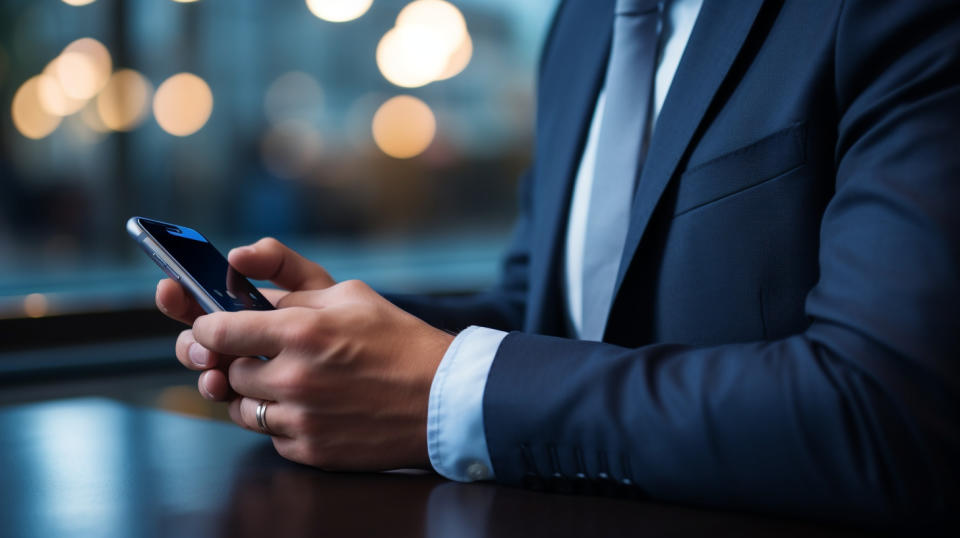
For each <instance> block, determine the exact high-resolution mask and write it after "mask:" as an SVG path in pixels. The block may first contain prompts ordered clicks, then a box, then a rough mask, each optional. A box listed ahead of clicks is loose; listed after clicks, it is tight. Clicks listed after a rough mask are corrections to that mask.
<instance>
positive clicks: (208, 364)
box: [174, 329, 233, 370]
mask: <svg viewBox="0 0 960 538" xmlns="http://www.w3.org/2000/svg"><path fill="white" fill-rule="evenodd" d="M174 349H175V350H176V355H177V360H179V361H180V363H181V364H183V365H184V366H186V367H187V368H189V369H191V370H208V369H210V368H215V367H217V366H223V367H226V366H227V365H228V364H229V361H230V359H232V358H233V357H229V356H226V355H222V354H220V353H216V352H213V351H210V350H209V349H207V348H205V347H203V346H202V345H200V344H198V343H197V341H196V340H195V339H194V338H193V331H192V330H191V329H186V330H184V331H181V332H180V335H179V336H178V337H177V343H176V346H174Z"/></svg>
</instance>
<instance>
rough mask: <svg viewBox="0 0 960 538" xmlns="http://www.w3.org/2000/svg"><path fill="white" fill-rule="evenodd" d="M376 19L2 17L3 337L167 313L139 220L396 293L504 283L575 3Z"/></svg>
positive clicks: (69, 10) (200, 13) (196, 7)
mask: <svg viewBox="0 0 960 538" xmlns="http://www.w3.org/2000/svg"><path fill="white" fill-rule="evenodd" d="M368 3H369V0H336V1H335V0H310V1H305V0H273V1H267V0H199V1H195V2H175V1H173V0H137V1H133V0H127V1H124V0H95V1H92V2H90V1H89V0H64V1H61V0H5V1H3V2H0V99H2V101H3V106H2V108H0V110H2V113H0V114H2V116H0V318H7V319H11V318H23V317H25V316H52V315H59V314H67V313H76V312H86V311H104V310H115V309H123V308H130V307H132V306H137V305H144V304H149V303H150V301H151V300H152V293H153V284H154V282H155V280H156V279H157V278H159V277H160V276H161V273H160V271H159V270H158V269H157V268H155V267H154V266H153V265H152V264H151V263H150V262H149V260H147V259H146V258H145V257H143V256H142V254H140V253H139V251H137V250H136V248H135V246H134V245H133V242H132V241H130V240H129V239H128V238H127V237H126V236H125V232H124V228H123V224H124V221H125V220H126V218H127V217H128V216H130V215H133V214H138V215H144V216H151V217H155V218H159V219H162V220H167V221H172V222H178V223H182V224H185V225H189V226H191V227H195V228H197V229H199V230H202V231H203V232H204V233H205V234H206V235H208V236H209V237H211V238H212V239H213V240H214V242H215V243H216V244H217V245H218V246H219V247H220V248H221V249H222V250H226V249H228V248H230V247H231V246H234V245H236V244H239V243H242V242H246V241H251V240H254V239H256V238H258V237H261V236H264V235H273V236H276V237H278V238H280V239H281V240H284V241H286V242H288V243H290V244H292V245H293V246H295V247H297V248H299V249H302V250H303V251H304V252H305V253H306V254H308V255H309V256H311V257H313V258H314V259H316V260H317V261H319V262H321V263H323V264H325V265H326V266H328V268H329V269H330V270H331V272H332V273H333V275H334V276H335V277H338V278H362V279H366V280H368V281H370V282H371V283H372V284H374V285H375V286H378V287H381V288H392V289H402V290H417V291H429V292H450V291H466V290H470V289H475V288H477V287H482V286H484V285H487V284H489V282H490V281H491V280H492V279H493V278H494V277H495V270H496V264H497V260H498V257H499V254H500V249H501V248H502V246H503V244H504V241H505V239H506V236H507V234H508V232H509V228H510V225H511V222H512V219H513V216H514V211H515V192H514V191H515V186H516V181H517V178H518V176H519V174H520V172H521V171H522V170H523V168H524V167H525V166H526V165H527V163H528V162H529V160H530V155H529V153H530V142H531V138H532V119H533V118H532V115H533V103H532V91H533V84H534V71H535V65H536V60H537V55H538V52H539V49H540V41H541V39H542V37H543V33H544V31H545V28H546V24H547V22H548V20H549V17H550V15H551V13H552V11H553V8H554V2H553V1H551V0H542V1H538V0H531V1H516V0H456V1H453V2H452V3H446V2H441V1H439V0H420V1H418V2H410V1H408V0H374V1H373V2H372V5H370V6H369V8H368V9H366V10H365V11H364V10H363V8H364V6H365V5H366V4H368ZM70 4H83V5H70ZM411 4H413V5H411ZM451 6H455V9H454V8H451ZM405 8H406V9H405ZM338 9H339V11H337V10H338ZM401 10H404V13H405V15H403V16H400V17H399V18H398V15H400V13H401ZM358 13H359V16H357V17H356V18H354V19H352V20H349V21H344V22H333V20H336V19H338V18H345V17H350V16H356V15H357V14H358ZM321 16H322V17H325V18H326V19H330V20H325V19H324V18H321ZM458 17H461V18H458ZM78 40H79V41H78ZM104 58H107V60H106V62H105V61H104ZM398 96H400V97H399V98H397V97H398ZM0 330H2V325H0ZM0 345H2V344H0Z"/></svg>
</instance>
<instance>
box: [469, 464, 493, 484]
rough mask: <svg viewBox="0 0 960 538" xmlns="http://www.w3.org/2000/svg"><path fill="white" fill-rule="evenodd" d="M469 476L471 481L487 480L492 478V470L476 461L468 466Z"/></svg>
mask: <svg viewBox="0 0 960 538" xmlns="http://www.w3.org/2000/svg"><path fill="white" fill-rule="evenodd" d="M467 476H468V477H469V478H470V480H487V479H488V478H490V469H488V468H487V466H486V465H484V464H483V463H480V462H479V461H475V462H473V463H471V464H470V465H468V466H467Z"/></svg>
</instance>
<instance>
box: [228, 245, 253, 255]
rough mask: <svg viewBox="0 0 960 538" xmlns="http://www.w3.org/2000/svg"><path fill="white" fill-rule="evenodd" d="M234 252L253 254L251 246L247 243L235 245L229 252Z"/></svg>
mask: <svg viewBox="0 0 960 538" xmlns="http://www.w3.org/2000/svg"><path fill="white" fill-rule="evenodd" d="M234 252H236V253H237V254H253V247H252V246H250V245H247V246H245V247H237V248H235V249H233V250H231V251H230V254H233V253H234Z"/></svg>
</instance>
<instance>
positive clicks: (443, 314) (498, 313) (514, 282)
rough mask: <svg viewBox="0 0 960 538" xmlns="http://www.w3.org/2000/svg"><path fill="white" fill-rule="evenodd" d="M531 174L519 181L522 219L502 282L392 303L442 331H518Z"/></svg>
mask: <svg viewBox="0 0 960 538" xmlns="http://www.w3.org/2000/svg"><path fill="white" fill-rule="evenodd" d="M531 176H532V174H531V173H527V174H525V175H524V177H523V178H522V179H521V181H520V189H519V202H520V211H519V215H520V216H519V218H518V219H517V222H516V224H515V225H514V230H513V237H512V238H511V242H510V246H509V248H508V249H507V253H506V255H505V256H504V259H503V263H502V267H501V273H500V280H499V282H498V283H497V285H496V286H495V287H494V288H493V289H491V290H488V291H484V292H482V293H477V294H471V295H464V296H453V297H431V296H425V295H401V294H385V295H384V297H386V298H387V300H389V301H390V302H392V303H393V304H395V305H397V306H399V307H400V308H403V309H404V310H406V311H407V312H410V313H411V314H413V315H415V316H417V317H419V318H420V319H422V320H424V321H426V322H427V323H429V324H431V325H433V326H434V327H438V328H440V329H444V330H448V331H452V332H459V331H462V330H463V329H465V328H467V327H469V326H470V325H479V326H483V327H489V328H491V329H497V330H502V331H512V330H518V329H520V328H521V327H522V326H523V318H524V314H525V312H526V308H525V305H526V295H527V278H528V265H529V259H530V257H529V234H530V216H529V214H530V211H529V204H530V194H529V191H530V188H531V187H530V183H531Z"/></svg>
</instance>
